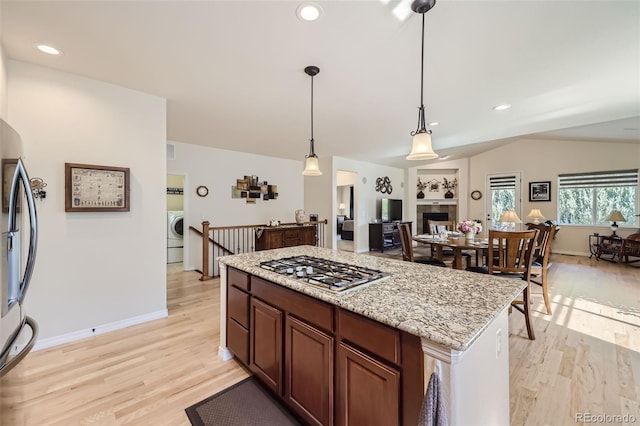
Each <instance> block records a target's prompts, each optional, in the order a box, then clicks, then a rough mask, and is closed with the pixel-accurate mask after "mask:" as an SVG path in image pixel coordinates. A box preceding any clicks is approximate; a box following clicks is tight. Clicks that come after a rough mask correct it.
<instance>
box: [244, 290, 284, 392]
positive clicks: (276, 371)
mask: <svg viewBox="0 0 640 426" xmlns="http://www.w3.org/2000/svg"><path fill="white" fill-rule="evenodd" d="M249 336H250V341H251V344H250V348H251V350H250V364H249V368H250V369H251V371H253V372H254V373H256V375H257V376H259V377H260V378H261V379H262V382H263V383H264V384H265V385H267V386H269V387H271V389H273V391H274V392H276V393H277V394H278V395H281V394H282V312H281V311H280V310H279V309H276V308H274V307H272V306H270V305H267V304H266V303H263V302H261V301H260V300H258V299H256V298H255V297H252V298H251V327H250V328H249Z"/></svg>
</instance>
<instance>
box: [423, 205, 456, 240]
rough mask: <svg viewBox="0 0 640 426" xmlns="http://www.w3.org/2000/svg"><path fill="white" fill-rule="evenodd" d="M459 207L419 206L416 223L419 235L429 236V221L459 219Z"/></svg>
mask: <svg viewBox="0 0 640 426" xmlns="http://www.w3.org/2000/svg"><path fill="white" fill-rule="evenodd" d="M457 218H458V206H457V205H455V204H418V209H417V214H416V221H417V224H416V225H417V228H418V229H417V230H416V231H417V233H418V234H428V233H429V230H428V228H427V219H431V220H453V221H454V222H455V221H457V220H458V219H457Z"/></svg>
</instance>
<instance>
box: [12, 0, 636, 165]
mask: <svg viewBox="0 0 640 426" xmlns="http://www.w3.org/2000/svg"><path fill="white" fill-rule="evenodd" d="M301 3H303V2H302V1H269V0H261V1H237V0H236V1H183V0H176V1H151V0H148V1H135V2H134V1H42V2H38V1H5V0H2V2H1V4H0V7H1V9H0V18H1V22H0V25H1V34H0V35H1V40H2V44H3V48H4V51H5V53H6V55H7V57H8V58H9V59H14V60H19V61H24V62H29V63H33V64H39V65H42V66H46V67H50V68H54V69H57V70H62V71H66V72H70V73H74V74H77V75H81V76H86V77H90V78H93V79H97V80H102V81H105V82H108V83H113V84H116V85H119V86H124V87H128V88H131V89H135V90H139V91H142V92H146V93H150V94H153V95H157V96H160V97H163V98H166V99H167V113H168V117H167V123H168V124H167V126H168V128H167V134H168V138H169V140H172V141H178V142H185V143H191V144H198V145H207V146H213V147H218V148H223V149H231V150H237V151H245V152H253V153H257V154H262V155H269V156H275V157H282V158H290V159H300V160H301V167H302V159H303V157H304V155H305V154H306V153H307V152H308V145H309V143H308V140H309V137H310V104H311V100H310V91H311V89H310V87H311V81H310V80H311V78H310V77H309V76H307V75H306V74H305V73H304V71H303V69H304V68H305V66H307V65H316V66H318V67H319V68H320V74H318V75H317V76H316V77H314V137H315V140H316V153H317V154H318V155H319V156H320V157H326V156H341V157H347V158H354V159H359V160H363V161H370V162H374V163H379V164H386V165H392V166H397V167H411V166H414V165H415V163H414V162H410V161H407V160H405V158H404V157H405V156H406V155H407V154H408V152H409V150H410V148H411V136H410V134H409V133H410V132H411V131H412V130H415V128H416V126H417V112H418V109H417V108H418V106H419V103H420V43H421V38H420V32H421V16H420V15H417V14H415V13H413V12H411V11H410V4H411V2H410V1H397V0H371V1H368V0H359V1H347V0H343V1H320V0H317V1H316V3H317V4H318V5H320V7H321V8H322V12H323V13H322V16H321V17H320V19H318V20H317V21H315V22H303V21H302V20H300V19H299V18H298V17H297V16H296V9H297V7H298V6H299V5H300V4H301ZM402 10H405V11H407V10H408V13H406V14H405V15H404V16H400V17H398V11H402ZM36 43H47V44H51V45H53V46H55V47H57V48H59V49H61V50H62V51H63V52H64V54H63V55H61V56H56V57H54V56H47V55H44V54H42V53H40V52H39V51H37V50H36V49H35V48H34V45H35V44H36ZM424 78H425V89H424V100H425V106H426V111H427V121H428V122H431V121H437V122H439V123H440V124H439V125H438V126H434V127H432V130H433V144H434V149H435V150H436V151H437V152H438V153H440V154H441V155H444V154H449V155H451V156H453V157H454V158H455V157H461V156H468V155H473V154H475V153H478V152H482V151H485V150H487V149H490V148H492V147H495V146H499V145H500V144H504V143H506V142H509V141H512V140H514V139H515V138H520V137H535V138H554V139H576V140H602V141H617V142H629V143H640V2H638V1H615V0H603V1H581V0H576V1H557V0H552V1H544V0H539V1H526V0H498V1H485V0H470V1H462V0H438V3H437V4H436V5H435V7H434V8H433V9H432V10H431V11H429V12H428V13H427V14H426V42H425V72H424ZM503 103H508V104H511V105H512V107H511V108H510V109H508V110H505V111H494V110H493V109H492V107H493V106H495V105H498V104H503Z"/></svg>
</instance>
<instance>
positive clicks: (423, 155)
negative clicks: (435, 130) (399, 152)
mask: <svg viewBox="0 0 640 426" xmlns="http://www.w3.org/2000/svg"><path fill="white" fill-rule="evenodd" d="M432 158H438V154H436V153H435V152H433V147H432V146H431V132H430V131H429V132H419V133H416V134H415V135H414V136H413V145H412V147H411V153H409V155H407V160H431V159H432Z"/></svg>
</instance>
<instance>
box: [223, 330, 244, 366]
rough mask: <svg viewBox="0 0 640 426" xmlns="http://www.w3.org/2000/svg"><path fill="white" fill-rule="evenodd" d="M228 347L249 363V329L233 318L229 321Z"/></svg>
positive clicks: (240, 358) (241, 359)
mask: <svg viewBox="0 0 640 426" xmlns="http://www.w3.org/2000/svg"><path fill="white" fill-rule="evenodd" d="M227 348H229V350H230V351H231V352H233V354H234V355H235V356H236V357H237V358H238V359H239V360H240V361H242V363H243V364H244V365H249V331H248V330H247V329H246V328H244V327H243V326H241V325H240V324H238V323H237V322H235V321H234V320H233V319H229V320H228V321H227Z"/></svg>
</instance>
